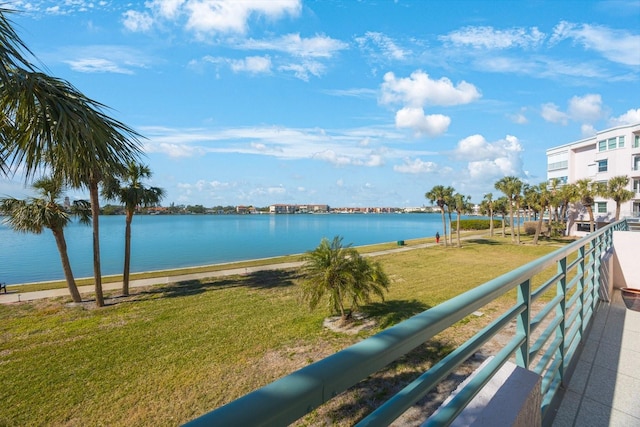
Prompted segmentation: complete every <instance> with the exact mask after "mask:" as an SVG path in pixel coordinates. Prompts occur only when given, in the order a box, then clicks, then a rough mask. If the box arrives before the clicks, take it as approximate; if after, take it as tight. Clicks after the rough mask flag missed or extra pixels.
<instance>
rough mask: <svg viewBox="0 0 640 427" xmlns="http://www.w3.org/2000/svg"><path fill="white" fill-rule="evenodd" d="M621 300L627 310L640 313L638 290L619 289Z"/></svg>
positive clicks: (639, 290)
mask: <svg viewBox="0 0 640 427" xmlns="http://www.w3.org/2000/svg"><path fill="white" fill-rule="evenodd" d="M620 292H621V293H622V300H623V301H624V305H626V306H627V308H628V309H629V310H633V311H640V289H634V288H621V289H620Z"/></svg>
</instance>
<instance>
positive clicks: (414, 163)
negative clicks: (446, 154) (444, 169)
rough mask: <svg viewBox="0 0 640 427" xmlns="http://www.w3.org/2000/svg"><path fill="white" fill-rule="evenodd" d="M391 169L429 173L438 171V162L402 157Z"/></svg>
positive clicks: (402, 171) (401, 171)
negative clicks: (399, 163) (402, 160)
mask: <svg viewBox="0 0 640 427" xmlns="http://www.w3.org/2000/svg"><path fill="white" fill-rule="evenodd" d="M393 170H394V171H396V172H400V173H411V174H420V173H430V172H437V171H438V164H437V163H434V162H425V161H423V160H422V159H413V160H412V159H404V163H403V164H401V165H395V166H394V167H393Z"/></svg>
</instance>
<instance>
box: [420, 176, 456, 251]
mask: <svg viewBox="0 0 640 427" xmlns="http://www.w3.org/2000/svg"><path fill="white" fill-rule="evenodd" d="M453 192H454V190H453V187H445V186H443V185H436V186H434V187H433V188H432V189H431V190H430V191H428V192H427V193H426V194H425V195H424V197H425V198H427V199H428V200H429V202H431V203H432V204H433V203H435V204H436V205H438V207H439V208H440V212H441V214H442V230H443V231H442V233H443V237H444V246H445V247H446V246H447V222H446V220H445V217H444V213H445V209H444V208H445V206H446V205H447V199H448V198H449V197H450V196H451V195H452V194H453Z"/></svg>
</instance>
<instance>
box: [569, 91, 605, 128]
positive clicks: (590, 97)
mask: <svg viewBox="0 0 640 427" xmlns="http://www.w3.org/2000/svg"><path fill="white" fill-rule="evenodd" d="M568 113H569V116H570V117H571V118H572V119H573V120H575V121H579V122H594V121H596V120H599V119H600V118H601V117H602V98H601V97H600V95H595V94H587V95H585V96H582V97H580V96H574V97H572V98H571V99H570V100H569V109H568Z"/></svg>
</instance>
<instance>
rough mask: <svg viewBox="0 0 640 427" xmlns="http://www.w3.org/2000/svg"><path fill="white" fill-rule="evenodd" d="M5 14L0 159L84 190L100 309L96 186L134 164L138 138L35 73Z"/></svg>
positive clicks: (98, 107)
mask: <svg viewBox="0 0 640 427" xmlns="http://www.w3.org/2000/svg"><path fill="white" fill-rule="evenodd" d="M6 13H8V10H7V9H0V14H1V15H2V17H1V18H0V43H2V48H1V49H0V60H2V61H3V64H2V67H0V69H1V70H2V73H1V74H2V79H1V80H0V112H1V117H2V120H1V121H0V127H1V129H0V130H1V132H0V134H1V135H2V140H1V141H0V143H2V146H0V159H2V160H3V162H2V163H3V167H4V171H5V172H6V171H7V170H8V169H13V168H14V167H17V166H18V165H21V166H22V167H23V170H24V173H25V178H26V179H27V180H28V179H29V178H30V177H31V176H32V175H33V174H35V172H36V171H38V170H40V169H41V168H43V167H45V168H49V169H50V170H52V171H53V173H54V174H55V176H56V179H59V180H61V181H62V182H64V183H65V184H68V185H69V186H71V187H73V188H88V190H89V193H90V200H91V212H92V224H93V264H94V281H95V291H96V304H97V305H98V306H103V305H104V299H103V296H102V273H101V267H100V243H99V219H98V218H99V212H100V206H99V200H98V185H99V184H100V182H101V181H102V180H103V179H104V177H108V176H111V175H117V174H119V173H121V172H123V171H124V170H125V169H126V164H127V163H128V162H129V161H134V160H136V158H137V157H138V155H139V154H141V147H140V143H139V140H138V138H139V137H140V135H139V134H138V133H137V132H135V131H134V130H133V129H131V128H129V127H128V126H126V125H125V124H123V123H121V122H119V121H117V120H114V119H112V118H110V117H109V116H107V115H106V114H105V113H104V112H103V109H104V108H105V106H104V105H103V104H101V103H99V102H97V101H94V100H92V99H90V98H87V97H86V96H85V95H84V94H82V93H81V92H79V91H78V90H77V89H76V88H74V87H73V86H72V85H71V84H70V83H68V82H66V81H64V80H61V79H56V78H54V77H50V76H47V75H45V74H43V73H41V72H38V71H36V70H35V67H33V66H32V65H31V64H30V63H29V62H28V61H26V60H24V58H23V57H22V56H21V55H20V53H21V51H22V50H27V49H26V46H25V44H24V43H23V42H22V41H21V40H20V38H19V37H18V36H17V34H16V33H15V32H14V31H13V28H12V26H11V23H10V21H9V20H8V19H6V16H5V14H6ZM23 66H24V68H23Z"/></svg>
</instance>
